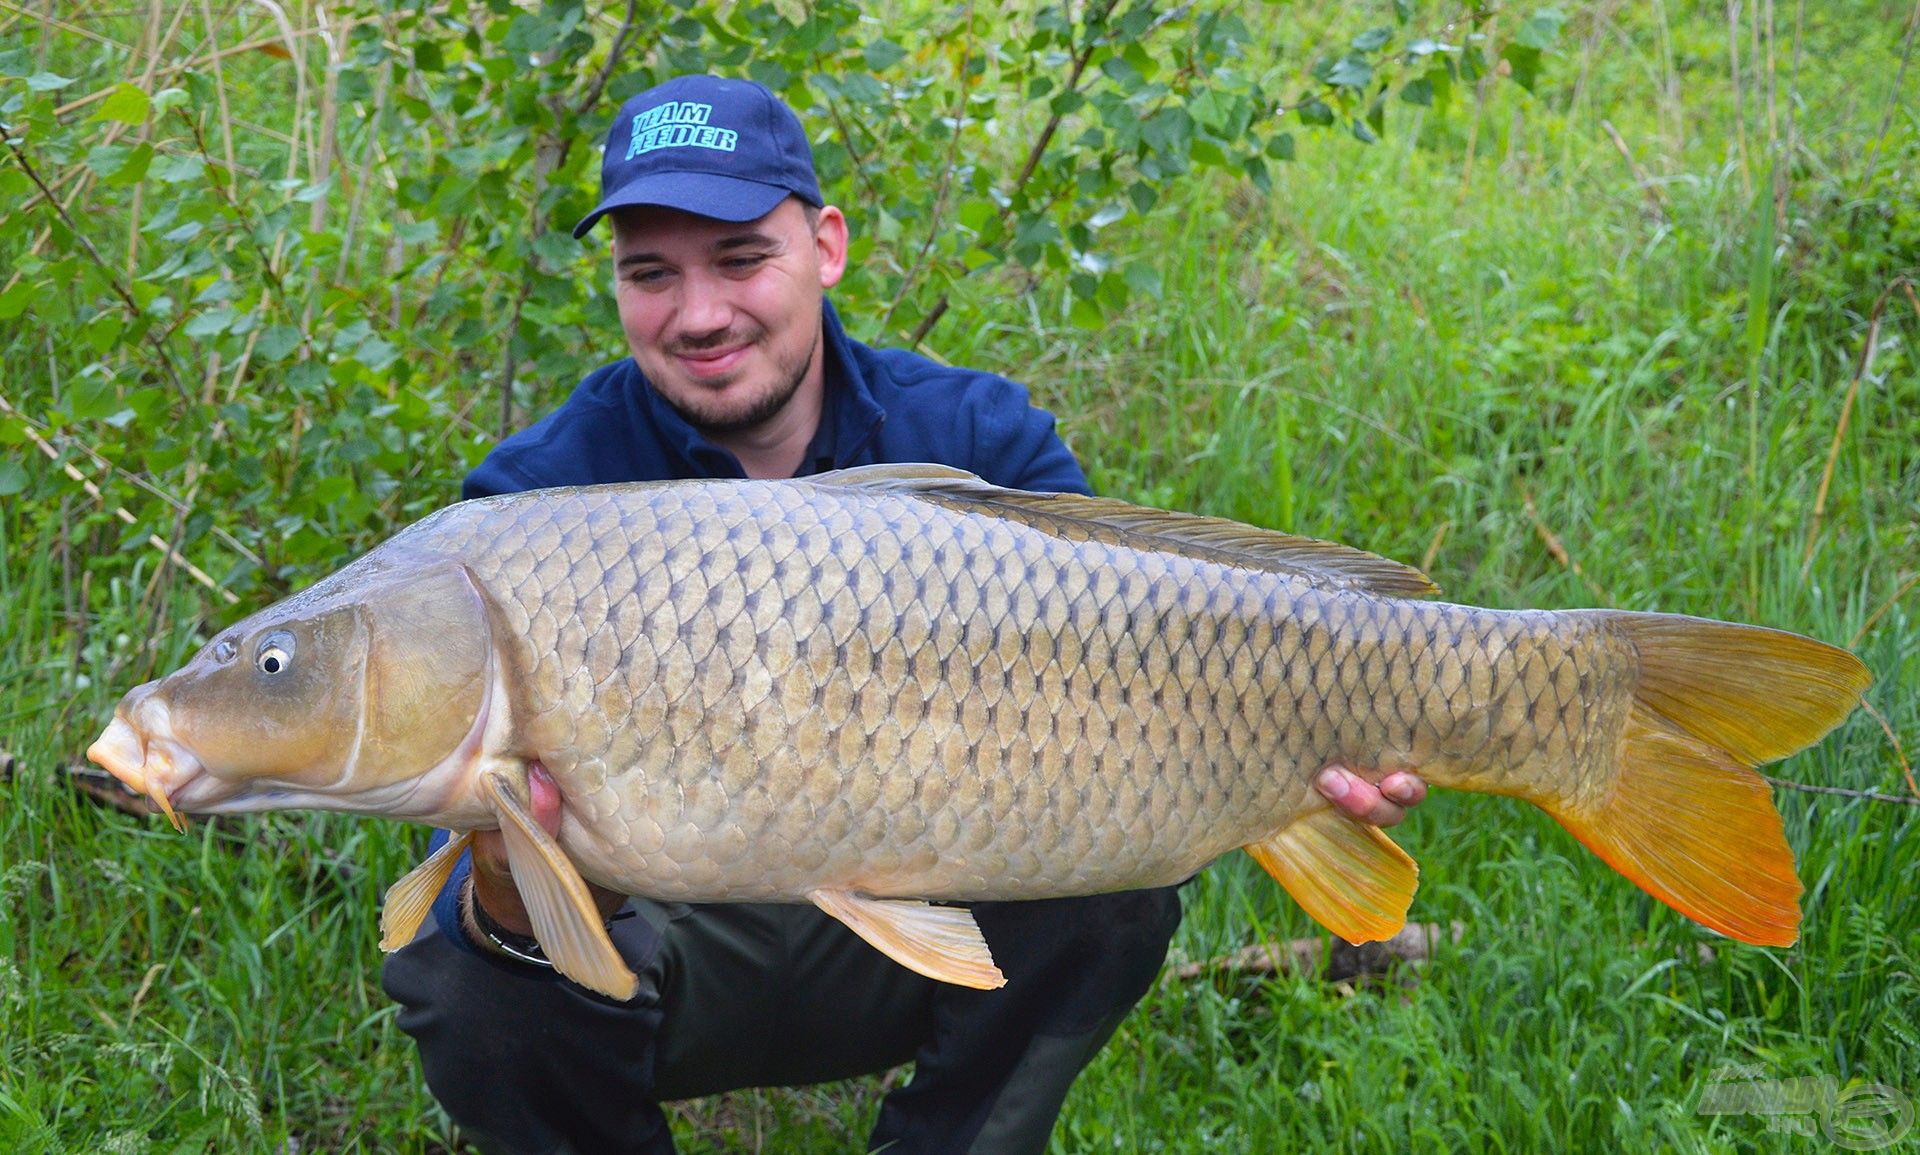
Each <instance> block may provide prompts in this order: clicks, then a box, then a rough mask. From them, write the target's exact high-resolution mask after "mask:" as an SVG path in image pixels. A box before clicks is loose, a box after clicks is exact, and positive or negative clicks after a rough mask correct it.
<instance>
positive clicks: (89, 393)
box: [67, 377, 120, 421]
mask: <svg viewBox="0 0 1920 1155" xmlns="http://www.w3.org/2000/svg"><path fill="white" fill-rule="evenodd" d="M119 410H120V397H119V395H118V393H117V391H116V390H115V389H114V387H113V382H112V381H110V380H108V379H107V378H104V377H81V378H80V379H78V380H76V381H75V382H74V383H73V384H72V385H71V386H69V387H68V389H67V412H69V413H71V414H73V415H74V416H75V417H77V418H79V419H80V420H82V421H98V420H100V419H101V418H102V417H105V416H107V415H108V414H111V413H116V412H118V411H119Z"/></svg>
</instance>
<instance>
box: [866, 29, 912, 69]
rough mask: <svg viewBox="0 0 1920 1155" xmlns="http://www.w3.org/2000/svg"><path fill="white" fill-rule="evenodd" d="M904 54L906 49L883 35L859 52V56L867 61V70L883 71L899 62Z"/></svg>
mask: <svg viewBox="0 0 1920 1155" xmlns="http://www.w3.org/2000/svg"><path fill="white" fill-rule="evenodd" d="M906 55H907V50H906V49H904V48H902V47H900V46H899V45H898V44H895V43H894V42H893V41H891V40H887V39H885V38H884V37H883V38H882V39H879V40H875V41H874V42H873V43H871V44H869V45H867V47H866V50H865V51H864V52H862V53H861V54H860V58H861V59H862V60H865V61H866V62H867V69H868V70H869V71H872V72H885V71H886V70H887V69H889V68H892V67H893V66H894V65H896V64H898V63H900V61H901V60H902V59H903V58H904V57H905V56H906Z"/></svg>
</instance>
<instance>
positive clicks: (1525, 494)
mask: <svg viewBox="0 0 1920 1155" xmlns="http://www.w3.org/2000/svg"><path fill="white" fill-rule="evenodd" d="M1520 498H1521V500H1522V501H1523V502H1525V504H1526V507H1527V516H1528V517H1529V518H1531V519H1532V521H1533V531H1534V532H1535V533H1537V534H1539V535H1540V541H1541V543H1542V544H1544V545H1545V546H1546V547H1547V552H1548V553H1550V554H1552V555H1553V560H1555V561H1557V562H1559V563H1560V564H1561V566H1563V567H1565V568H1566V569H1568V570H1570V571H1572V573H1573V576H1574V577H1577V578H1579V579H1580V580H1581V581H1582V582H1584V583H1586V587H1587V589H1588V590H1590V591H1592V593H1593V596H1594V597H1596V598H1599V599H1600V600H1601V601H1602V602H1605V603H1608V604H1609V605H1610V604H1612V602H1613V599H1612V598H1610V597H1608V596H1607V591H1606V590H1603V589H1601V588H1600V583H1598V582H1596V581H1594V580H1593V579H1592V578H1590V577H1588V576H1587V571H1585V570H1583V569H1581V568H1580V563H1579V562H1577V561H1575V560H1573V557H1572V555H1570V554H1568V553H1567V547H1566V546H1565V545H1562V544H1561V542H1560V537H1559V535H1557V534H1555V533H1554V532H1553V531H1552V530H1551V529H1548V528H1547V523H1546V522H1545V521H1543V520H1542V519H1541V517H1540V511H1539V510H1537V509H1535V508H1534V506H1533V492H1532V491H1531V490H1529V489H1527V488H1526V487H1525V486H1521V488H1520Z"/></svg>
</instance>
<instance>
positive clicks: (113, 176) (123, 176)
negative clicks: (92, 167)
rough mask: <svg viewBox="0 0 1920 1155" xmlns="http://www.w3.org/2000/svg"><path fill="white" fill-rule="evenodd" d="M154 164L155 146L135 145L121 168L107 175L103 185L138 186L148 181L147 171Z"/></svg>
mask: <svg viewBox="0 0 1920 1155" xmlns="http://www.w3.org/2000/svg"><path fill="white" fill-rule="evenodd" d="M152 164H153V146H152V145H151V144H147V143H146V142H144V141H142V142H141V143H139V144H137V145H134V146H133V148H132V149H131V150H130V151H129V152H128V153H127V157H126V159H125V160H124V161H122V162H121V163H120V167H119V168H117V169H115V170H113V171H112V172H110V173H108V174H107V175H106V178H105V180H104V181H103V183H105V184H108V185H112V186H127V185H136V184H139V183H140V182H141V181H143V180H145V179H147V169H148V168H149V167H150V166H151V165H152Z"/></svg>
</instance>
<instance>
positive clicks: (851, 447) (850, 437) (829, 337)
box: [634, 298, 886, 477]
mask: <svg viewBox="0 0 1920 1155" xmlns="http://www.w3.org/2000/svg"><path fill="white" fill-rule="evenodd" d="M820 313H821V330H822V332H821V344H822V345H823V346H824V353H825V369H826V396H825V398H824V399H823V401H822V405H821V412H820V428H819V430H818V431H817V432H816V433H815V434H814V436H813V442H812V444H811V445H809V446H808V448H807V456H806V458H805V459H804V460H803V461H802V462H801V466H800V472H801V473H802V474H803V475H805V474H809V473H819V472H821V471H823V470H827V469H843V468H845V467H847V466H849V465H857V464H860V463H861V461H862V455H863V454H864V453H865V451H866V450H867V448H868V447H869V446H870V445H872V443H873V439H874V437H875V435H876V434H878V433H879V432H880V425H881V423H882V422H883V421H885V420H886V413H885V411H883V410H882V409H881V408H880V405H879V403H878V402H876V401H875V400H874V399H873V391H872V389H871V388H870V387H869V386H868V383H867V379H866V375H865V374H864V373H863V372H861V368H860V362H859V360H858V359H857V358H856V357H855V356H854V343H853V340H852V339H851V338H849V337H848V336H847V332H846V330H845V329H844V328H843V327H842V326H841V324H840V315H839V314H838V313H836V312H835V311H834V308H833V302H831V301H828V300H826V299H825V298H822V299H821V302H820ZM634 376H635V377H637V378H638V379H639V380H640V382H641V383H642V388H640V389H637V390H635V391H634V392H635V393H636V394H637V395H638V396H637V397H636V398H635V400H636V401H637V402H638V404H639V405H640V407H641V408H642V409H643V411H644V414H645V416H646V419H647V423H648V424H650V425H651V426H652V427H653V428H654V430H655V431H656V432H657V433H658V436H659V438H660V447H661V449H662V450H664V451H665V452H666V454H667V455H668V456H669V457H672V458H675V459H676V461H675V464H676V465H677V466H678V467H679V468H678V469H677V470H676V473H679V474H681V475H683V476H691V477H745V476H746V471H745V470H743V469H741V468H740V461H739V459H738V458H736V457H734V455H733V454H732V453H730V452H728V451H727V450H725V449H722V448H720V447H719V446H717V445H715V444H713V442H711V441H708V440H707V438H706V436H705V435H704V434H702V433H701V432H700V431H699V430H698V429H695V428H694V427H693V426H691V425H689V424H687V421H686V418H684V417H682V416H680V414H679V413H677V412H675V411H674V408H673V406H671V405H668V404H667V403H666V400H665V399H664V398H662V397H661V396H660V394H659V392H658V391H656V390H655V389H654V388H653V385H652V383H651V382H648V381H647V379H646V376H645V374H643V373H641V372H640V368H639V366H638V365H637V364H636V365H635V366H634Z"/></svg>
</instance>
